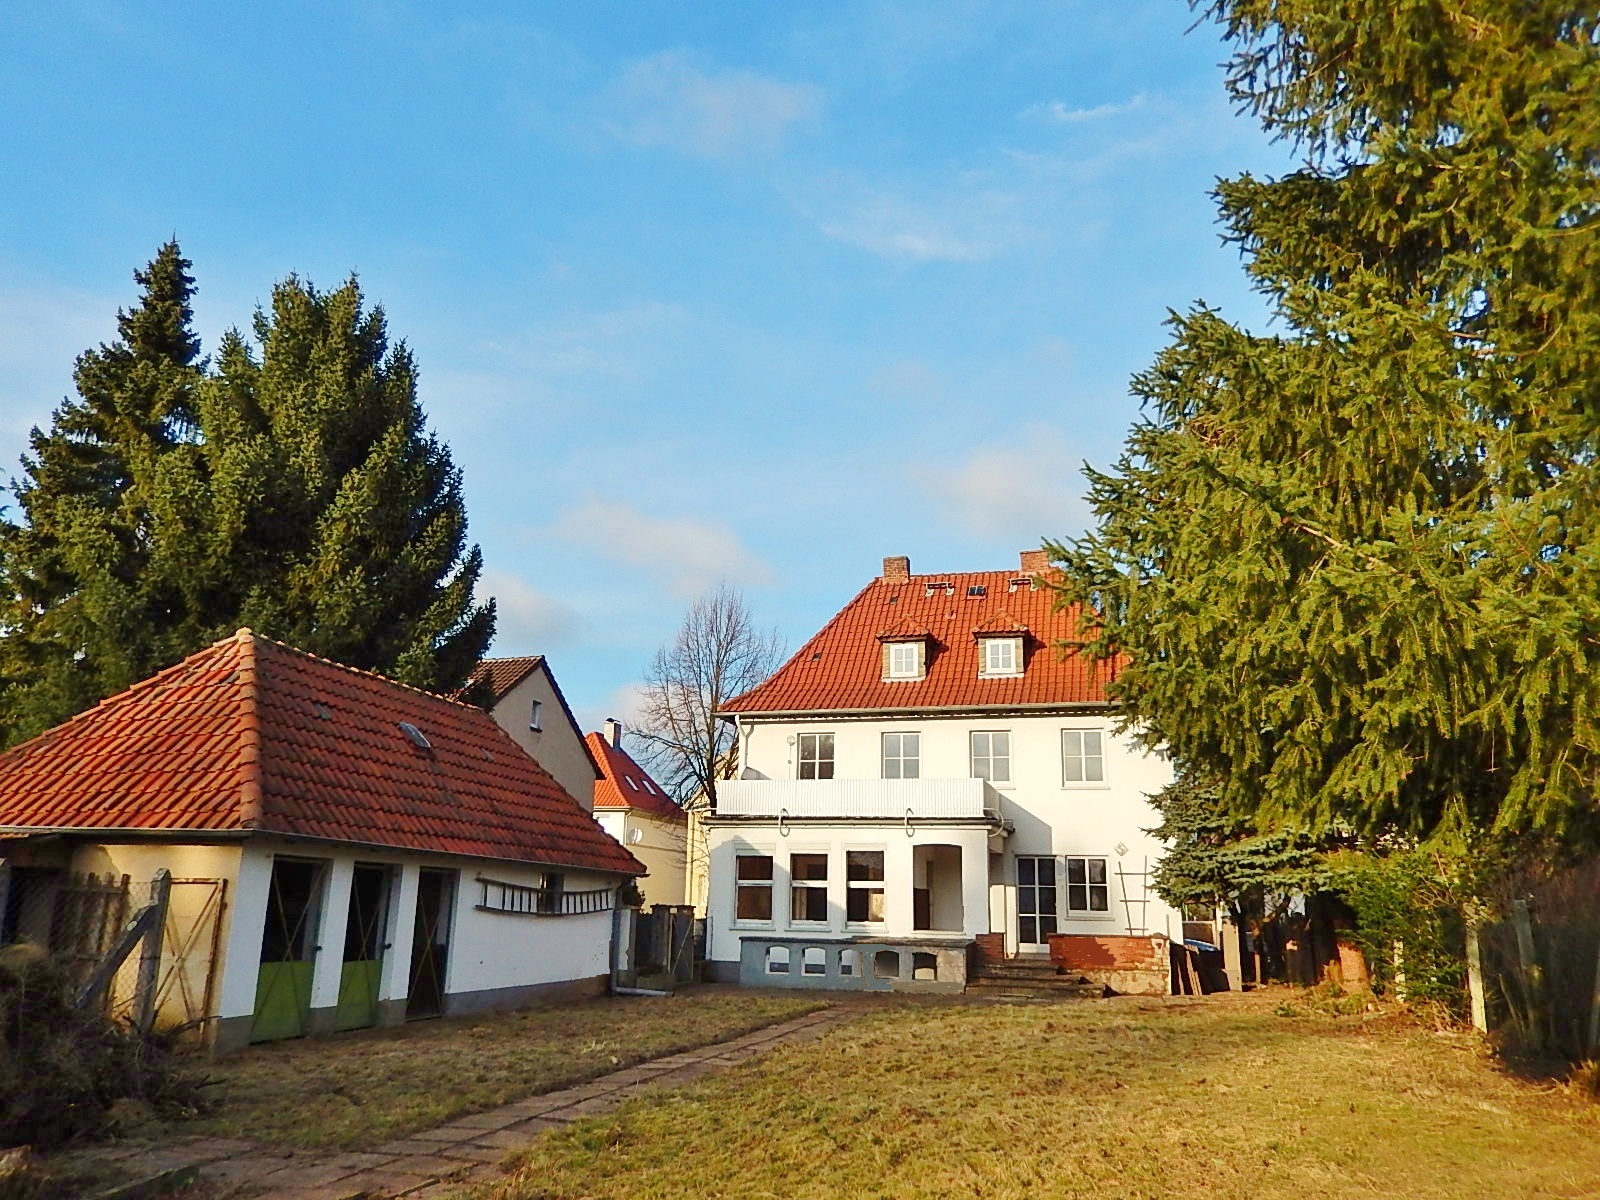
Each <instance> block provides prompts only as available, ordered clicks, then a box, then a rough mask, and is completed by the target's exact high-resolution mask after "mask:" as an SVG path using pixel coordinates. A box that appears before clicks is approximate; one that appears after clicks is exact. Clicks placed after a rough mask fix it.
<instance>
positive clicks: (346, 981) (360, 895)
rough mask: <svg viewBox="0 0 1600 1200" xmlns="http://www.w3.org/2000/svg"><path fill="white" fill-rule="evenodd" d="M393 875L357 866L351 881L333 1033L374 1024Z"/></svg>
mask: <svg viewBox="0 0 1600 1200" xmlns="http://www.w3.org/2000/svg"><path fill="white" fill-rule="evenodd" d="M393 874H394V873H393V871H392V870H391V869H390V868H388V867H385V866H379V865H378V864H376V863H357V864H356V868H355V874H354V875H353V876H352V877H351V880H350V912H349V915H348V917H347V918H346V919H345V924H344V965H343V966H342V967H341V968H340V971H339V1007H338V1009H337V1010H336V1011H335V1012H334V1019H333V1024H334V1028H335V1029H365V1028H366V1027H367V1026H369V1025H376V1024H377V1023H378V984H379V982H380V979H381V977H382V975H383V952H384V951H385V950H387V949H388V948H389V947H388V943H387V942H386V941H385V938H386V937H387V936H388V930H389V893H390V890H391V883H392V879H393Z"/></svg>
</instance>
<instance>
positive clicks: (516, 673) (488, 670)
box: [455, 654, 564, 703]
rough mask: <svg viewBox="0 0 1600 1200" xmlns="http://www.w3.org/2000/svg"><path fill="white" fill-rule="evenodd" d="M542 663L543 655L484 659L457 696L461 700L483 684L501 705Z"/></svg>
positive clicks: (473, 670) (474, 668)
mask: <svg viewBox="0 0 1600 1200" xmlns="http://www.w3.org/2000/svg"><path fill="white" fill-rule="evenodd" d="M542 662H544V655H542V654H527V655H524V656H523V657H521V658H485V659H482V660H481V661H479V663H478V665H477V666H475V667H473V668H472V673H471V674H470V675H468V676H467V683H466V686H465V687H463V688H462V689H461V690H460V691H458V692H456V693H455V696H456V697H458V698H459V697H460V696H463V695H465V694H466V693H467V692H468V691H470V690H471V689H472V688H474V687H476V686H477V685H478V684H480V683H481V684H483V685H484V686H485V687H486V688H487V689H488V691H489V696H490V698H491V699H492V700H493V701H494V702H495V703H499V702H500V701H501V700H504V699H505V698H506V693H507V692H509V691H510V690H511V689H512V688H514V687H516V686H517V684H519V683H521V682H522V681H523V680H524V679H526V678H527V677H528V676H529V675H531V674H533V672H534V670H535V669H536V668H537V667H538V666H539V664H540V663H542ZM563 703H564V702H563Z"/></svg>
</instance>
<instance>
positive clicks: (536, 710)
mask: <svg viewBox="0 0 1600 1200" xmlns="http://www.w3.org/2000/svg"><path fill="white" fill-rule="evenodd" d="M543 713H544V704H543V703H541V702H540V701H538V700H535V701H534V702H533V707H532V708H531V709H529V710H528V728H529V729H531V730H533V732H534V733H538V732H539V731H540V730H542V729H543V728H544V725H543V724H542V723H541V722H542V719H543Z"/></svg>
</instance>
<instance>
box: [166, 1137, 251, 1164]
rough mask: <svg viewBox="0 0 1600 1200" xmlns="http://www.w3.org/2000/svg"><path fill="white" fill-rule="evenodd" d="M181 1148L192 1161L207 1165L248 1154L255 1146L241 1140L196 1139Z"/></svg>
mask: <svg viewBox="0 0 1600 1200" xmlns="http://www.w3.org/2000/svg"><path fill="white" fill-rule="evenodd" d="M182 1148H183V1151H184V1153H185V1154H187V1155H188V1156H189V1157H190V1159H191V1160H192V1161H194V1162H197V1163H208V1162H216V1161H217V1160H218V1159H221V1158H232V1157H234V1156H235V1155H237V1154H248V1153H250V1152H251V1151H252V1150H254V1149H255V1148H256V1144H255V1143H254V1142H247V1141H245V1140H244V1139H242V1138H197V1139H196V1140H194V1141H192V1142H186V1143H184V1145H183V1147H182Z"/></svg>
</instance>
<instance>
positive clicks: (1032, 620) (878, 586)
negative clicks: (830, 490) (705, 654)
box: [718, 560, 1122, 714]
mask: <svg viewBox="0 0 1600 1200" xmlns="http://www.w3.org/2000/svg"><path fill="white" fill-rule="evenodd" d="M891 561H893V562H898V561H899V560H885V562H886V567H887V566H889V565H891ZM1056 597H1057V593H1056V592H1055V590H1054V589H1052V588H1051V587H1049V586H1048V576H1041V575H1040V574H1039V572H1038V571H1037V570H1036V569H1032V568H1031V564H1030V568H1026V569H1024V570H1022V571H1020V572H1019V571H973V572H964V573H960V574H940V575H911V574H910V573H909V570H907V571H906V572H905V573H904V574H901V573H900V572H898V571H892V572H888V573H886V575H885V576H884V577H881V578H878V579H875V580H873V581H872V582H871V583H869V584H868V585H867V586H866V587H865V588H863V589H862V590H861V591H860V592H859V593H858V594H857V595H856V597H855V598H854V599H853V600H851V601H850V603H848V604H846V605H845V606H844V608H843V609H842V610H840V612H839V613H838V614H837V615H836V616H834V617H833V619H832V620H830V621H829V622H828V623H827V624H826V625H824V626H823V627H822V629H821V630H820V631H819V632H818V633H817V634H816V636H815V637H813V638H812V639H811V640H810V641H808V642H807V643H806V644H805V645H804V646H802V647H801V648H800V650H799V652H798V653H796V654H795V655H794V657H793V658H791V659H789V661H788V662H786V663H784V664H783V666H781V667H780V668H778V670H777V671H776V672H775V673H774V674H773V675H772V677H771V678H769V679H768V680H766V681H765V682H764V683H761V684H758V685H757V686H756V687H754V688H751V689H750V690H749V691H747V692H745V693H744V694H743V695H741V696H736V697H734V698H733V699H732V700H729V701H728V702H726V703H725V704H723V705H722V707H721V708H720V709H719V710H718V711H719V712H723V713H730V714H731V713H752V714H753V713H807V712H875V711H884V710H895V709H917V710H921V709H943V708H948V709H972V708H1003V707H1014V706H1026V707H1047V706H1050V705H1063V706H1065V705H1082V704H1104V703H1108V701H1107V698H1106V692H1105V688H1106V684H1108V683H1110V682H1111V681H1112V680H1113V679H1115V678H1116V676H1117V674H1118V673H1119V671H1120V670H1121V667H1122V661H1121V660H1120V659H1116V660H1113V661H1111V662H1108V663H1095V662H1092V661H1091V660H1089V659H1088V658H1087V657H1085V656H1084V655H1082V654H1081V653H1078V652H1077V651H1075V650H1072V651H1063V650H1062V649H1061V648H1060V647H1061V646H1062V644H1063V643H1071V642H1072V641H1073V640H1074V639H1075V638H1077V636H1078V620H1079V613H1080V609H1079V608H1078V607H1077V606H1072V607H1068V608H1062V609H1058V608H1057V607H1056ZM1007 634H1009V635H1021V636H1022V637H1023V670H1022V672H1021V674H1018V675H1001V676H993V675H980V674H979V670H978V667H979V658H978V656H979V653H980V643H981V641H982V639H983V638H985V637H990V636H995V635H1007ZM912 638H917V639H923V640H926V641H927V643H928V645H929V654H928V659H927V663H926V673H925V674H924V675H923V676H922V677H921V678H917V679H895V680H892V681H891V680H886V679H884V677H883V658H882V649H881V646H880V644H879V643H880V641H881V640H884V639H889V640H910V639H912Z"/></svg>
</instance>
